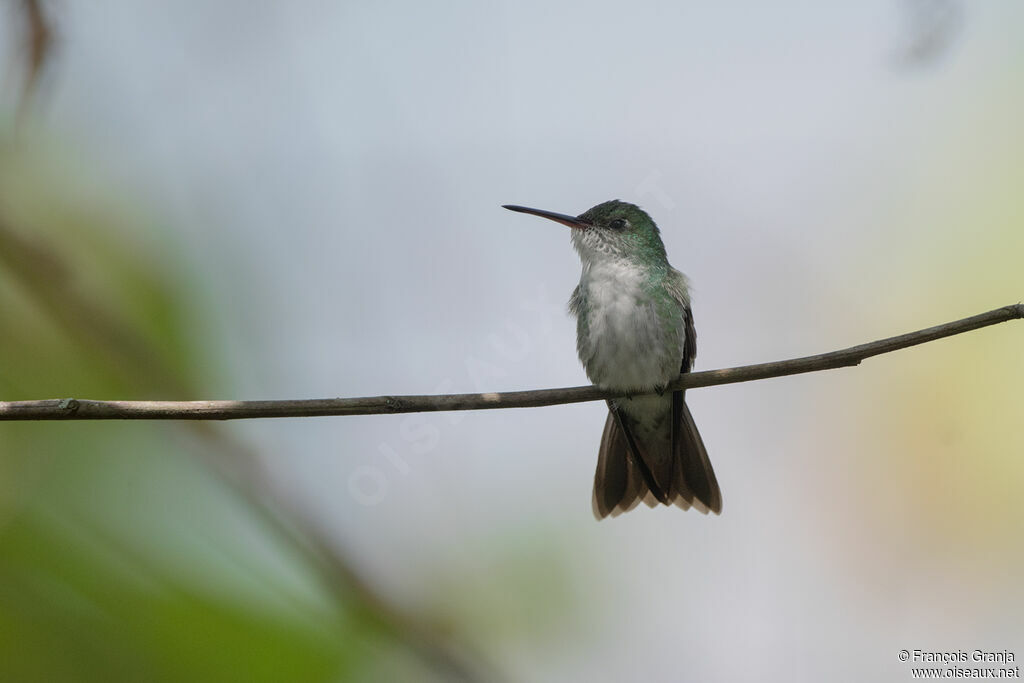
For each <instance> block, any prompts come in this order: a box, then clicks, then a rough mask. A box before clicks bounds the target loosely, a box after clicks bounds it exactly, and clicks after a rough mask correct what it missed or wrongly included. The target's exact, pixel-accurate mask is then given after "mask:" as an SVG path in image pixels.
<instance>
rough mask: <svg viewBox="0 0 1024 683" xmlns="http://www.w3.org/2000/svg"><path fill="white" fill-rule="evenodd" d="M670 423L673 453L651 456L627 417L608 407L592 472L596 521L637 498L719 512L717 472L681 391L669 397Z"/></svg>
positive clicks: (619, 511) (628, 507)
mask: <svg viewBox="0 0 1024 683" xmlns="http://www.w3.org/2000/svg"><path fill="white" fill-rule="evenodd" d="M672 425H673V432H672V454H671V455H672V457H671V458H660V459H659V458H652V457H651V456H650V454H645V453H644V452H643V445H642V444H637V442H636V440H635V439H634V438H633V435H632V433H631V431H630V427H629V422H628V418H626V417H625V416H624V415H621V414H619V413H617V412H616V411H615V410H614V408H611V409H610V410H609V412H608V418H607V420H606V421H605V425H604V434H603V435H602V437H601V448H600V450H599V451H598V456H597V471H596V473H595V475H594V496H593V509H594V516H595V517H596V518H597V519H603V518H605V517H607V516H609V515H610V516H612V517H616V516H618V515H620V514H622V513H623V512H628V511H629V510H632V509H633V508H634V507H636V506H637V505H638V504H639V503H640V501H643V502H644V503H646V504H647V505H648V506H650V507H655V506H657V505H658V504H659V503H663V504H665V505H673V504H674V505H676V506H677V507H680V508H682V509H683V510H688V509H689V508H690V507H694V508H696V509H697V510H698V511H700V512H702V513H704V514H707V513H708V512H714V513H716V514H717V513H719V512H721V511H722V494H721V491H720V490H719V488H718V481H717V479H716V478H715V472H714V470H713V469H712V467H711V461H710V460H709V459H708V454H707V451H706V450H705V448H704V442H703V441H702V440H701V438H700V433H699V432H698V431H697V426H696V424H695V423H694V421H693V416H692V415H691V414H690V410H689V408H687V406H686V403H685V402H684V401H683V395H682V392H675V394H674V395H673V401H672Z"/></svg>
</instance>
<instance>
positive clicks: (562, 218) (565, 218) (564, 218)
mask: <svg viewBox="0 0 1024 683" xmlns="http://www.w3.org/2000/svg"><path fill="white" fill-rule="evenodd" d="M501 208H503V209H508V210H509V211H518V212H519V213H529V214H533V215H534V216H540V217H541V218H547V219H548V220H552V221H555V222H558V223H561V224H562V225H568V226H569V227H570V228H576V229H577V230H584V229H586V228H589V227H590V223H587V222H586V221H581V220H580V219H579V218H577V217H576V216H570V215H568V214H564V213H555V212H554V211H545V210H544V209H531V208H530V207H528V206H516V205H515V204H502V205H501Z"/></svg>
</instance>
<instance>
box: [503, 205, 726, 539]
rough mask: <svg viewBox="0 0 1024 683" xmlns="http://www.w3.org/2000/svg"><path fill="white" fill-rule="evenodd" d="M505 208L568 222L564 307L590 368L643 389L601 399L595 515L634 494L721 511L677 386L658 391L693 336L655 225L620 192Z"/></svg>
mask: <svg viewBox="0 0 1024 683" xmlns="http://www.w3.org/2000/svg"><path fill="white" fill-rule="evenodd" d="M504 208H506V209H510V210H512V211H519V212H521V213H529V214H533V215H535V216H541V217H543V218H548V219H550V220H553V221H557V222H558V223H562V224H563V225H567V226H569V227H570V228H572V232H571V235H572V244H573V247H575V248H576V251H577V252H579V255H580V261H581V262H582V263H583V273H582V274H581V275H580V284H579V285H578V286H577V287H576V289H575V290H574V291H573V293H572V297H571V298H570V299H569V310H570V312H571V313H572V314H573V315H575V316H576V350H577V352H578V353H579V357H580V360H581V361H582V362H583V367H584V368H585V369H586V371H587V377H589V378H590V381H592V382H593V383H594V384H596V385H597V386H599V387H601V388H603V389H610V390H613V391H621V392H623V393H626V394H634V393H635V394H642V395H638V396H632V397H630V398H624V399H617V400H614V401H609V402H608V408H609V410H608V419H607V420H606V421H605V425H604V434H603V435H602V437H601V448H600V450H599V451H598V454H597V473H596V474H595V475H594V500H593V505H594V516H595V517H597V518H598V519H602V518H604V517H607V516H608V515H612V516H615V515H618V514H619V513H622V512H626V511H628V510H632V509H633V508H634V507H635V506H636V505H637V503H639V502H640V501H641V500H642V501H644V502H645V503H647V504H648V505H649V506H651V507H654V506H655V505H657V504H658V503H664V504H666V505H671V504H672V503H675V504H676V505H678V506H679V507H681V508H683V509H684V510H686V509H688V508H689V507H690V506H691V505H692V506H694V507H695V508H697V509H698V510H700V511H701V512H704V513H706V512H707V511H708V510H710V511H712V512H715V513H718V512H721V511H722V493H721V491H720V490H719V489H718V481H717V480H716V479H715V472H714V470H713V469H712V468H711V461H710V460H708V454H707V451H706V450H705V449H704V442H703V441H702V440H701V438H700V434H699V433H698V432H697V425H696V424H694V421H693V416H692V415H690V409H689V408H687V406H686V403H685V402H684V400H683V392H682V391H673V392H670V393H666V392H665V389H666V387H667V385H668V384H669V383H670V382H672V381H673V380H675V379H676V378H677V377H678V376H679V373H680V372H689V371H690V369H691V368H692V367H693V359H694V356H695V355H696V353H697V341H696V333H695V331H694V327H693V314H692V313H691V311H690V293H689V286H688V281H687V279H686V276H685V275H683V274H682V273H680V272H679V271H678V270H676V269H675V268H673V267H672V266H670V265H669V263H668V257H667V255H666V254H665V245H664V244H663V243H662V241H661V234H660V233H659V231H658V226H657V225H655V223H654V221H653V220H652V219H651V217H650V216H648V215H647V212H645V211H644V210H643V209H641V208H640V207H639V206H636V205H635V204H629V203H627V202H621V201H618V200H613V201H610V202H605V203H603V204H598V205H597V206H595V207H594V208H592V209H589V210H587V211H585V212H584V213H582V214H580V215H579V216H569V215H566V214H561V213H554V212H552V211H543V210H541V209H531V208H527V207H525V206H514V205H509V204H506V205H505V206H504ZM652 392H653V393H652Z"/></svg>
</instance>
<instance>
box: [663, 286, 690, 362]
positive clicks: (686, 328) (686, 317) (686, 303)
mask: <svg viewBox="0 0 1024 683" xmlns="http://www.w3.org/2000/svg"><path fill="white" fill-rule="evenodd" d="M665 288H666V289H667V290H668V293H669V294H671V295H672V298H674V299H675V300H676V301H678V302H679V305H680V306H682V308H683V334H684V339H683V359H682V369H681V370H680V372H689V371H690V370H691V369H692V368H693V361H694V359H696V358H697V329H696V328H695V327H694V326H693V310H692V309H691V308H690V281H689V280H688V279H687V278H686V276H685V275H683V274H682V273H680V272H679V271H678V270H676V269H675V268H672V269H671V270H670V271H669V274H668V278H667V279H666V282H665Z"/></svg>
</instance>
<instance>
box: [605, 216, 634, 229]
mask: <svg viewBox="0 0 1024 683" xmlns="http://www.w3.org/2000/svg"><path fill="white" fill-rule="evenodd" d="M627 226H629V223H627V222H626V219H625V218H616V219H615V220H613V221H612V222H611V223H609V224H608V227H610V228H611V229H612V230H625V229H626V227H627Z"/></svg>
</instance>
